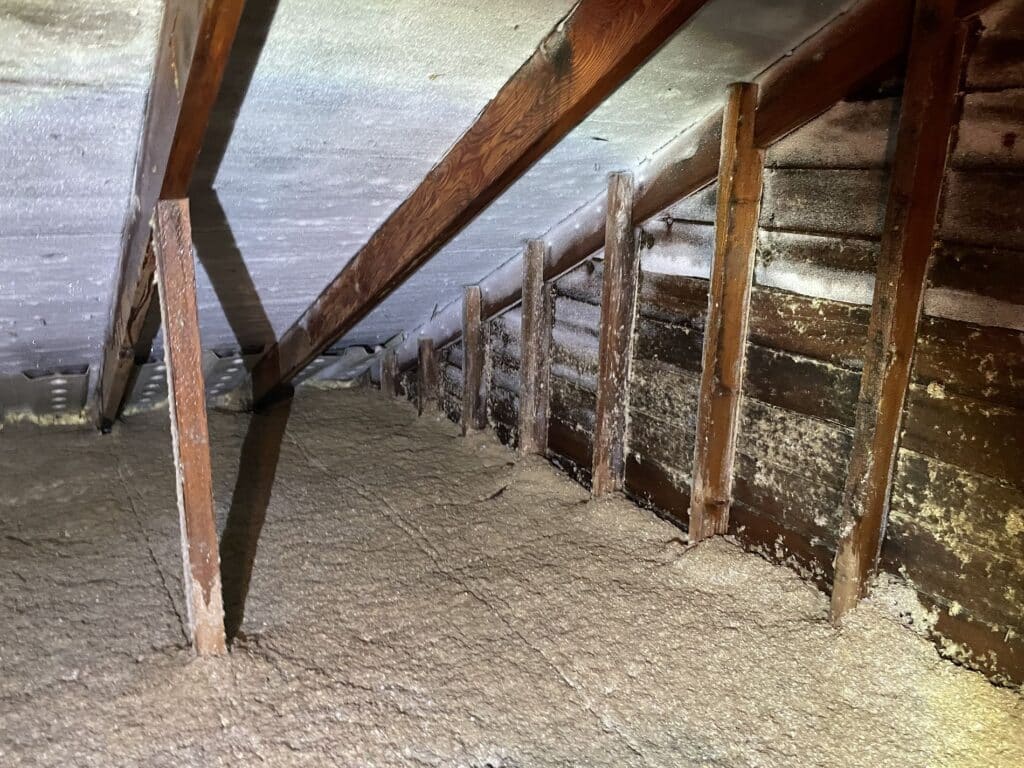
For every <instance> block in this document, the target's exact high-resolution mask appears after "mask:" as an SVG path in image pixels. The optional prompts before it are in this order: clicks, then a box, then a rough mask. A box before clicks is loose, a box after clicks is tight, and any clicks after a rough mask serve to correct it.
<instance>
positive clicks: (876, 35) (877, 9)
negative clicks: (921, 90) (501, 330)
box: [399, 0, 994, 366]
mask: <svg viewBox="0 0 1024 768" xmlns="http://www.w3.org/2000/svg"><path fill="white" fill-rule="evenodd" d="M992 2H994V0H959V2H958V3H957V15H958V16H959V17H961V18H965V17H967V16H970V15H973V14H977V13H980V12H981V11H983V10H984V9H985V8H987V7H988V6H989V5H991V4H992ZM912 10H913V0H863V1H862V2H860V3H858V4H856V5H855V6H854V7H852V8H851V9H850V10H849V11H847V12H846V13H844V14H842V15H841V16H839V17H838V18H836V19H835V20H834V21H832V22H831V23H830V24H828V25H827V26H825V27H823V28H822V29H821V30H820V31H819V32H817V33H816V34H815V35H813V36H812V37H811V38H809V39H808V40H807V41H806V42H804V43H803V44H801V45H800V47H799V48H797V49H796V50H795V51H793V52H792V53H791V54H790V55H788V56H786V57H785V58H783V59H780V60H779V61H778V62H777V63H776V64H774V65H772V66H771V67H769V68H768V69H767V70H766V71H765V72H764V73H762V74H761V75H760V76H759V77H758V78H757V84H758V87H759V92H760V97H759V102H758V110H757V115H758V122H757V129H756V132H755V135H754V139H755V143H756V145H757V146H758V147H759V148H762V149H763V148H767V147H768V146H770V145H771V144H774V143H775V142H776V141H778V140H779V139H781V138H783V137H784V136H786V135H787V134H788V133H790V132H791V131H793V130H795V129H796V128H799V127H800V126H801V125H803V124H804V123H807V122H808V121H810V120H813V119H814V118H815V117H817V116H818V115H820V114H821V113H822V112H824V111H826V110H827V109H829V108H830V107H832V106H833V105H834V104H836V103H837V102H838V101H840V100H841V99H843V98H844V97H845V96H846V95H847V94H849V93H850V92H851V91H853V90H854V89H855V88H856V87H857V86H859V85H861V84H862V83H864V82H865V81H866V80H869V79H870V77H871V76H872V75H873V74H874V73H876V72H877V71H878V70H879V69H881V68H882V67H884V66H886V65H887V64H890V63H891V62H893V61H894V60H896V59H897V58H899V57H900V56H901V55H902V54H903V53H904V52H905V51H906V48H907V41H908V40H909V39H910V20H911V15H912ZM723 111H724V110H719V111H717V112H715V113H713V114H711V115H708V117H706V118H705V119H703V120H701V121H700V122H698V123H697V124H696V125H694V126H693V127H692V128H690V129H689V130H687V131H685V132H684V133H683V134H681V135H680V136H679V137H678V138H677V139H676V140H675V141H673V142H672V144H671V145H669V146H668V147H666V148H665V149H664V150H662V151H661V152H659V153H658V155H657V156H656V157H655V158H654V159H653V161H652V163H651V164H650V166H649V167H648V168H647V169H645V174H644V176H645V181H644V183H643V184H641V185H640V186H639V188H638V189H637V196H636V203H635V206H634V209H633V221H634V222H636V223H640V222H643V221H646V220H647V219H649V218H651V217H652V216H656V215H657V214H658V213H660V212H661V211H662V210H664V209H665V208H666V207H668V206H669V205H672V204H673V203H676V202H678V201H679V200H681V199H683V198H685V197H687V196H688V195H691V194H693V193H694V192H697V191H699V190H700V189H702V188H703V187H705V186H707V185H708V184H709V183H710V182H712V181H714V180H715V177H716V175H717V173H718V165H719V154H720V145H721V127H722V118H723ZM606 205H607V198H606V197H605V196H604V195H602V196H601V197H599V198H597V199H596V200H594V201H593V202H592V203H591V204H590V205H587V206H584V207H583V208H581V213H580V214H579V215H578V216H574V217H572V218H570V219H568V220H566V221H565V222H563V223H562V224H560V225H559V226H557V227H556V228H555V229H553V230H552V231H551V232H549V233H548V235H547V236H546V237H545V239H546V240H548V241H549V242H557V243H561V244H563V245H562V246H561V247H559V248H556V249H552V251H551V254H550V257H549V259H548V262H547V265H546V267H545V270H544V276H545V279H548V280H552V279H554V278H556V277H558V276H559V275H561V274H562V273H564V272H567V271H569V270H570V269H572V268H573V267H575V266H576V265H577V264H579V263H581V262H582V261H583V260H585V259H587V258H588V257H589V256H591V255H592V254H593V253H595V252H596V251H598V250H600V248H601V247H602V246H603V245H604V218H603V210H604V209H605V207H606ZM599 214H601V215H599ZM520 269H521V257H516V258H514V259H510V260H509V261H508V262H506V263H505V264H503V265H502V266H501V267H499V268H498V270H496V271H495V273H493V274H492V275H491V276H490V277H487V278H484V280H482V281H481V283H480V285H481V288H482V289H483V291H484V305H483V316H484V318H485V319H489V318H491V317H494V316H495V315H498V314H500V313H501V312H504V311H506V310H507V309H509V308H510V307H513V306H515V305H516V304H517V303H518V302H519V301H520V299H521V296H522V294H521V292H520V288H519V286H518V285H517V284H516V282H515V281H514V280H511V279H509V278H510V277H511V276H512V275H514V274H516V273H518V271H519V270H520ZM454 311H457V309H455V310H454ZM419 331H420V334H421V335H429V336H431V337H432V338H433V339H434V343H435V345H437V346H438V347H442V346H444V345H446V344H448V343H450V342H451V341H452V340H453V339H455V338H457V336H458V329H457V326H456V325H455V324H454V323H452V322H451V321H450V318H449V317H448V316H447V314H446V313H445V312H444V311H442V312H441V313H440V314H439V315H438V316H437V317H436V318H435V319H434V320H432V321H431V322H429V323H427V324H426V325H424V326H423V327H422V328H420V329H419ZM415 355H416V351H415V346H414V345H410V346H403V347H402V349H401V350H400V351H399V365H400V366H405V365H408V364H410V363H411V362H412V361H413V360H414V359H415Z"/></svg>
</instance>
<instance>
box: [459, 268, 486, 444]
mask: <svg viewBox="0 0 1024 768" xmlns="http://www.w3.org/2000/svg"><path fill="white" fill-rule="evenodd" d="M481 299H482V297H481V295H480V286H478V285H467V286H466V292H465V295H464V297H463V300H462V434H466V433H467V432H469V431H470V430H472V429H484V428H485V427H486V426H487V382H486V377H485V376H484V367H485V366H484V363H485V361H486V359H487V334H486V333H484V323H483V318H482V317H481V306H482V301H481Z"/></svg>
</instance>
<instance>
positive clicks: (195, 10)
mask: <svg viewBox="0 0 1024 768" xmlns="http://www.w3.org/2000/svg"><path fill="white" fill-rule="evenodd" d="M244 4H245V3H244V0H168V2H167V4H166V5H165V7H164V17H163V25H162V27H161V32H160V40H159V47H158V48H157V55H156V62H155V64H154V68H153V80H152V83H151V85H150V90H149V102H148V104H147V106H146V118H145V125H144V128H143V133H142V137H143V138H142V143H141V145H140V147H139V154H138V157H137V158H136V162H135V182H134V187H133V191H132V205H131V207H130V209H129V212H128V217H127V220H126V221H125V225H124V233H123V236H122V243H121V260H120V265H119V269H118V282H117V287H116V293H115V294H114V304H113V307H112V309H111V318H110V325H109V327H108V329H107V338H106V343H105V345H104V353H103V367H102V368H101V370H100V375H99V383H98V388H97V406H96V410H97V419H98V422H99V427H100V428H101V429H104V430H106V429H109V427H110V425H111V424H112V423H113V422H114V420H115V419H116V418H117V417H118V415H120V413H121V409H122V407H123V406H124V401H125V398H126V396H127V395H128V392H129V385H130V383H131V381H132V379H133V377H134V369H135V364H136V359H137V358H139V357H145V356H148V354H149V348H150V345H151V344H152V341H153V337H154V335H155V334H156V330H157V328H156V327H154V325H155V324H152V323H146V322H145V320H144V319H145V318H146V317H147V315H148V316H149V317H153V314H151V302H152V296H153V290H152V281H153V271H154V265H153V257H152V253H151V251H150V250H149V247H148V246H149V241H150V233H151V222H152V218H153V214H154V210H155V206H156V203H157V200H158V199H160V198H162V199H175V198H181V197H185V196H186V195H187V194H188V187H189V182H190V181H191V179H192V171H193V169H194V167H195V163H196V158H197V157H198V156H199V150H200V148H201V147H202V142H203V137H204V135H205V134H206V126H207V123H208V122H209V118H210V112H211V111H212V110H213V105H214V102H215V101H216V100H217V93H218V91H219V90H220V83H221V79H222V78H223V75H224V68H225V66H227V61H228V54H229V53H230V51H231V44H232V42H233V41H234V38H235V32H236V31H237V29H238V21H239V19H240V17H241V14H242V7H243V6H244Z"/></svg>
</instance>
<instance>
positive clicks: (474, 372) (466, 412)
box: [392, 285, 487, 434]
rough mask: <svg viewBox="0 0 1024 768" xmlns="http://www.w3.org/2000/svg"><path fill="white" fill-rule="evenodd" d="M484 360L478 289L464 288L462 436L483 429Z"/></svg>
mask: <svg viewBox="0 0 1024 768" xmlns="http://www.w3.org/2000/svg"><path fill="white" fill-rule="evenodd" d="M392 354H394V353H393V352H392ZM486 359H487V333H486V328H485V326H484V323H483V319H482V318H481V317H480V286H478V285H467V286H466V290H465V293H464V295H463V298H462V434H466V433H467V432H470V431H471V430H477V429H484V428H485V427H486V426H487V381H486V377H485V375H484V369H485V365H484V363H485V361H486ZM396 365H397V360H396Z"/></svg>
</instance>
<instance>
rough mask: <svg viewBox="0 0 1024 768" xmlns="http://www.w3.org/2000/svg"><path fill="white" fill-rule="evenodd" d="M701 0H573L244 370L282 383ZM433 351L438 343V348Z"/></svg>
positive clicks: (259, 385)
mask: <svg viewBox="0 0 1024 768" xmlns="http://www.w3.org/2000/svg"><path fill="white" fill-rule="evenodd" d="M705 1H706V0H633V2H629V3H623V2H619V1H618V0H580V2H578V3H577V4H576V5H575V7H574V8H573V9H572V11H571V12H570V13H569V15H568V16H566V17H565V19H563V20H562V22H561V23H559V24H558V26H557V27H556V28H555V29H554V30H552V32H551V33H550V34H549V35H548V36H547V37H546V38H545V39H544V40H543V41H542V42H541V44H540V46H539V47H538V48H537V50H536V51H535V52H534V54H533V55H532V56H531V57H530V58H529V59H528V60H527V61H526V63H525V64H524V65H523V66H522V67H521V68H520V69H519V71H518V72H516V74H515V75H513V76H512V78H511V79H510V80H509V81H508V82H507V83H506V84H505V85H504V86H503V87H502V89H501V90H500V91H499V92H498V94H497V95H496V96H495V97H494V99H493V100H492V101H491V102H490V103H489V104H488V105H487V106H486V107H484V110H483V112H481V113H480V116H479V117H478V118H477V119H476V122H474V123H473V125H472V126H470V128H469V130H468V131H466V133H465V134H463V136H462V138H460V139H459V140H458V141H457V142H456V143H455V145H454V146H453V147H452V148H451V149H450V150H449V151H448V152H447V154H445V156H444V157H443V158H441V161H440V162H439V163H438V164H437V165H436V166H435V167H434V168H433V170H431V171H430V173H428V174H427V176H426V178H424V180H423V181H422V182H421V183H420V185H419V186H418V187H417V188H416V189H415V190H414V191H413V193H412V194H411V195H410V196H409V197H408V198H407V199H406V200H405V202H403V203H402V205H401V206H399V207H398V209H397V210H396V211H395V212H394V213H393V214H391V216H390V217H388V219H387V221H385V222H384V224H383V225H382V226H381V227H380V229H378V230H377V231H376V232H375V233H374V234H373V236H372V237H371V238H370V240H369V241H368V242H367V243H366V245H364V246H363V247H362V248H361V249H360V250H359V252H358V253H357V254H356V255H355V256H354V257H353V258H352V260H351V261H350V262H349V263H348V264H347V265H346V266H345V268H344V269H343V270H342V271H341V272H340V273H339V274H338V275H337V277H335V278H334V280H332V281H331V283H330V284H329V285H328V286H327V287H326V288H325V289H324V291H323V292H322V293H321V294H320V296H319V297H318V298H317V299H316V301H314V302H313V304H312V305H311V306H310V307H309V308H308V309H307V310H306V311H305V312H304V313H303V314H302V316H301V317H300V318H299V319H298V321H296V323H295V324H294V325H293V326H292V327H291V328H290V329H289V330H288V331H287V333H285V335H284V336H283V337H282V338H281V340H280V341H279V342H278V344H276V345H275V346H273V347H272V348H271V349H269V350H268V351H267V353H266V354H264V355H263V357H262V358H261V359H260V360H259V361H258V363H257V364H256V367H255V369H254V370H253V396H254V398H255V399H256V400H257V401H259V400H261V399H263V398H264V397H266V396H267V395H268V394H269V393H270V392H271V391H272V390H273V389H274V388H275V387H277V386H279V385H280V384H282V383H284V382H287V381H290V380H291V379H292V378H293V377H294V376H295V375H296V374H297V373H298V372H299V371H301V370H302V369H303V368H304V367H305V366H306V365H307V364H308V363H309V362H310V361H311V360H313V359H314V358H315V357H316V356H317V355H318V354H319V353H320V352H322V351H323V350H324V349H326V348H327V347H328V346H330V345H331V344H333V343H334V342H335V341H337V340H338V339H339V338H341V337H342V336H343V335H344V334H345V333H346V332H347V331H348V330H349V329H351V328H352V327H353V326H354V325H355V324H356V323H357V322H358V321H359V320H360V319H362V318H363V317H364V316H365V315H366V314H367V313H368V312H370V310H372V309H373V308H374V307H375V306H377V304H379V303H380V302H381V301H382V300H383V299H384V298H385V297H387V296H388V295H389V294H390V293H391V292H392V291H394V290H395V289H396V288H397V287H398V286H399V285H401V284H402V282H403V281H405V280H406V279H407V278H408V277H409V276H410V275H412V273H413V272H415V271H416V270H417V269H418V268H419V267H420V266H421V265H422V264H423V263H424V262H425V261H427V260H428V259H429V258H430V257H431V256H433V255H434V253H436V252H437V250H438V249H439V248H441V247H442V246H443V245H444V244H445V243H447V242H448V241H449V240H451V238H453V237H454V236H455V235H456V234H457V233H458V232H459V231H460V230H461V229H462V228H463V227H465V226H466V225H467V224H469V222H470V221H472V220H473V218H474V217H476V215H477V214H478V213H480V212H481V211H482V210H484V209H485V208H486V207H487V206H488V205H489V204H490V203H491V202H492V201H493V200H494V199H495V198H496V197H497V196H498V195H499V194H501V193H502V192H503V191H504V190H505V189H506V188H507V187H508V186H509V185H510V184H511V183H512V182H513V181H515V180H516V179H517V178H518V177H519V176H521V175H522V174H523V173H524V172H525V171H526V170H527V168H529V167H530V165H532V164H533V163H534V161H536V160H537V159H538V158H540V157H541V156H542V155H544V153H546V152H547V151H548V150H549V149H551V148H552V147H553V146H554V145H555V144H556V143H557V142H558V141H559V140H560V139H561V138H562V137H563V136H565V135H566V134H567V133H568V132H569V131H570V130H572V129H573V128H574V127H575V126H576V125H577V124H579V123H580V121H582V120H583V118H584V117H585V116H586V115H587V114H588V113H589V112H590V110H592V109H593V108H594V107H596V106H597V105H598V104H600V103H601V102H602V101H603V100H604V99H605V97H607V96H608V95H609V94H611V93H612V91H614V90H615V89H616V88H617V87H618V86H619V85H620V84H621V83H622V82H624V81H625V80H626V79H627V78H628V77H629V76H630V75H631V74H632V73H633V71H634V70H636V69H637V67H639V66H640V65H641V64H642V63H643V62H644V61H645V60H646V59H647V57H648V56H650V54H652V53H653V52H654V51H655V50H656V49H657V48H658V47H660V46H661V44H662V43H664V42H665V41H666V40H667V39H668V38H669V37H671V36H672V34H673V33H674V32H675V31H676V30H677V29H679V27H680V26H682V25H683V24H685V23H686V22H687V21H688V20H689V19H690V17H691V16H693V14H694V13H695V12H696V11H697V10H698V9H699V8H700V7H701V6H703V5H704V2H705ZM438 346H440V345H438Z"/></svg>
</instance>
